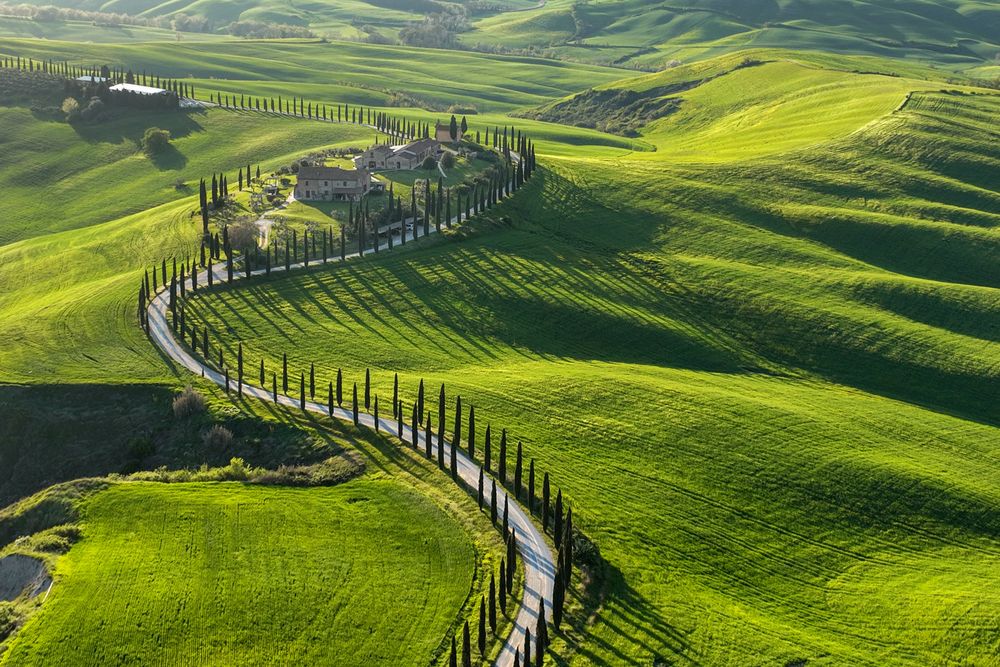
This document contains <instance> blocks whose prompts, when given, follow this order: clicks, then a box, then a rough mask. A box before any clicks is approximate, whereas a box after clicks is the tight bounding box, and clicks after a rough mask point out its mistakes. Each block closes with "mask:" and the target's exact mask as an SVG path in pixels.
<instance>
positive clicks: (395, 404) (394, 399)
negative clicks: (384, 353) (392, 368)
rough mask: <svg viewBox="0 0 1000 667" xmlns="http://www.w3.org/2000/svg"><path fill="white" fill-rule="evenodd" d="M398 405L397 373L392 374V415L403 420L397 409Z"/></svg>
mask: <svg viewBox="0 0 1000 667" xmlns="http://www.w3.org/2000/svg"><path fill="white" fill-rule="evenodd" d="M398 406H399V373H394V374H393V376H392V417H393V419H395V420H397V421H400V422H401V421H403V414H402V413H401V412H400V411H399V410H398Z"/></svg>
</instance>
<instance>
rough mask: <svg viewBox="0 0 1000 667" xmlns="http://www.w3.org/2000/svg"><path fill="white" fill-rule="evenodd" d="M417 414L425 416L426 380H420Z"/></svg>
mask: <svg viewBox="0 0 1000 667" xmlns="http://www.w3.org/2000/svg"><path fill="white" fill-rule="evenodd" d="M417 413H418V414H421V415H422V414H424V380H423V378H421V379H420V387H419V389H417Z"/></svg>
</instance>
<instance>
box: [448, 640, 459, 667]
mask: <svg viewBox="0 0 1000 667" xmlns="http://www.w3.org/2000/svg"><path fill="white" fill-rule="evenodd" d="M448 667H458V656H457V655H456V654H455V636H454V635H452V637H451V654H450V655H449V657H448Z"/></svg>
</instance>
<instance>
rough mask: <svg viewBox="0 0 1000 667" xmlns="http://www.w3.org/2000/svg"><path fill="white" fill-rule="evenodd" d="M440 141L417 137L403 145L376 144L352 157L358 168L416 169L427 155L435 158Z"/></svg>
mask: <svg viewBox="0 0 1000 667" xmlns="http://www.w3.org/2000/svg"><path fill="white" fill-rule="evenodd" d="M440 152H441V143H440V142H439V141H438V140H437V139H419V140H417V141H413V142H410V143H408V144H406V145H405V146H395V147H393V146H389V145H388V144H377V145H375V146H372V147H371V148H369V149H368V150H366V151H365V152H364V153H362V154H361V155H359V156H358V157H356V158H354V166H355V167H357V168H358V169H369V170H372V171H375V170H379V169H418V168H419V167H420V165H421V164H422V163H423V161H424V160H426V159H427V158H428V157H431V158H434V159H435V160H436V159H437V156H438V153H440Z"/></svg>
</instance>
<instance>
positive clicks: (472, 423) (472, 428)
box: [469, 405, 476, 460]
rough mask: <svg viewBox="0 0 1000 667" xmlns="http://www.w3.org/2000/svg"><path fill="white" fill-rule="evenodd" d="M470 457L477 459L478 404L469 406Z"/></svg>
mask: <svg viewBox="0 0 1000 667" xmlns="http://www.w3.org/2000/svg"><path fill="white" fill-rule="evenodd" d="M469 458H470V459H472V460H475V459H476V406H474V405H470V406H469Z"/></svg>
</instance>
